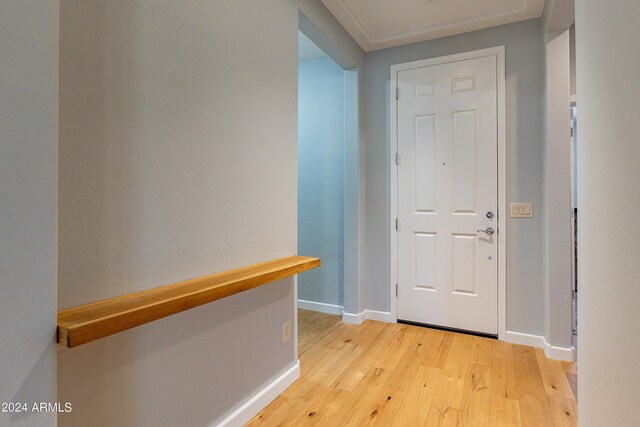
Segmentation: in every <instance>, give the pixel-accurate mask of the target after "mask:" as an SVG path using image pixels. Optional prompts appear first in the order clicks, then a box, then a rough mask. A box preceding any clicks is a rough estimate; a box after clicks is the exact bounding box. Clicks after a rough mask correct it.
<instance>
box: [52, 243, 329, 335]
mask: <svg viewBox="0 0 640 427" xmlns="http://www.w3.org/2000/svg"><path fill="white" fill-rule="evenodd" d="M319 266H320V259H318V258H310V257H305V256H299V255H294V256H290V257H286V258H279V259H275V260H272V261H267V262H262V263H259V264H253V265H249V266H246V267H241V268H236V269H233V270H227V271H223V272H221V273H216V274H211V275H209V276H203V277H198V278H195V279H190V280H185V281H183V282H178V283H174V284H172V285H166V286H161V287H159V288H153V289H149V290H146V291H142V292H135V293H132V294H127V295H122V296H119V297H115V298H110V299H106V300H103V301H98V302H94V303H90V304H85V305H81V306H78V307H73V308H68V309H66V310H61V311H59V312H58V342H59V343H60V344H62V345H64V346H66V347H77V346H79V345H82V344H86V343H88V342H91V341H95V340H97V339H100V338H104V337H107V336H109V335H113V334H116V333H118V332H122V331H125V330H127V329H131V328H134V327H136V326H140V325H143V324H145V323H149V322H152V321H154V320H158V319H161V318H163V317H167V316H171V315H172V314H175V313H179V312H181V311H185V310H189V309H190V308H194V307H198V306H200V305H203V304H207V303H210V302H212V301H216V300H219V299H221V298H225V297H228V296H231V295H234V294H237V293H240V292H244V291H246V290H249V289H253V288H256V287H258V286H262V285H265V284H267V283H271V282H275V281H276V280H280V279H283V278H285V277H289V276H293V275H295V274H298V273H302V272H303V271H307V270H311V269H313V268H316V267H319Z"/></svg>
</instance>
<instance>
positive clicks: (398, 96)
mask: <svg viewBox="0 0 640 427" xmlns="http://www.w3.org/2000/svg"><path fill="white" fill-rule="evenodd" d="M399 99H400V88H399V87H398V86H396V101H397V100H399Z"/></svg>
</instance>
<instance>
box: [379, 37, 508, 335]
mask: <svg viewBox="0 0 640 427" xmlns="http://www.w3.org/2000/svg"><path fill="white" fill-rule="evenodd" d="M487 56H495V57H496V61H497V79H498V81H497V88H498V153H497V156H498V215H497V216H498V233H497V243H498V339H500V340H505V338H506V331H507V324H506V323H507V295H506V289H507V286H506V283H507V248H506V244H507V215H508V213H509V211H508V210H507V162H506V160H507V155H506V154H507V153H506V152H507V147H506V144H507V141H506V122H505V95H506V92H505V47H504V46H496V47H491V48H487V49H480V50H475V51H471V52H463V53H458V54H454V55H447V56H441V57H437V58H429V59H422V60H418V61H412V62H405V63H401V64H394V65H392V66H391V75H390V77H391V78H390V82H391V84H390V85H389V99H390V101H391V105H390V109H389V110H390V115H391V117H390V123H391V127H390V128H391V135H390V141H391V147H390V151H389V152H390V154H391V155H390V156H389V157H390V170H391V174H390V175H391V187H390V188H391V192H390V200H389V205H390V206H391V218H390V221H389V231H390V234H391V235H390V242H391V252H390V253H391V283H390V286H389V288H390V294H389V295H390V301H391V317H392V319H393V320H394V321H396V322H397V321H398V299H397V295H396V286H397V283H398V234H397V232H396V218H397V217H398V166H397V165H396V153H397V152H398V101H397V100H396V88H397V87H398V72H399V71H405V70H411V69H414V68H422V67H429V66H433V65H440V64H447V63H451V62H458V61H464V60H468V59H476V58H483V57H487Z"/></svg>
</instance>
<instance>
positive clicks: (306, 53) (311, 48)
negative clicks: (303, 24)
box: [298, 31, 327, 62]
mask: <svg viewBox="0 0 640 427" xmlns="http://www.w3.org/2000/svg"><path fill="white" fill-rule="evenodd" d="M325 56H327V54H326V53H324V51H323V50H322V49H320V48H319V47H318V46H316V45H315V43H314V42H312V41H311V40H309V38H308V37H307V36H305V35H304V34H303V33H302V32H301V31H298V62H300V61H306V60H308V59H316V58H323V57H325Z"/></svg>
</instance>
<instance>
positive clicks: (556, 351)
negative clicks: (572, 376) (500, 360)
mask: <svg viewBox="0 0 640 427" xmlns="http://www.w3.org/2000/svg"><path fill="white" fill-rule="evenodd" d="M502 341H505V342H508V343H511V344H520V345H528V346H531V347H538V348H541V349H543V350H544V354H545V356H547V357H548V358H549V359H556V360H563V361H565V362H575V360H576V348H575V347H556V346H553V345H551V344H549V343H548V342H547V340H546V339H545V337H543V336H541V335H531V334H524V333H522V332H513V331H506V332H505V336H504V339H503V340H502Z"/></svg>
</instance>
